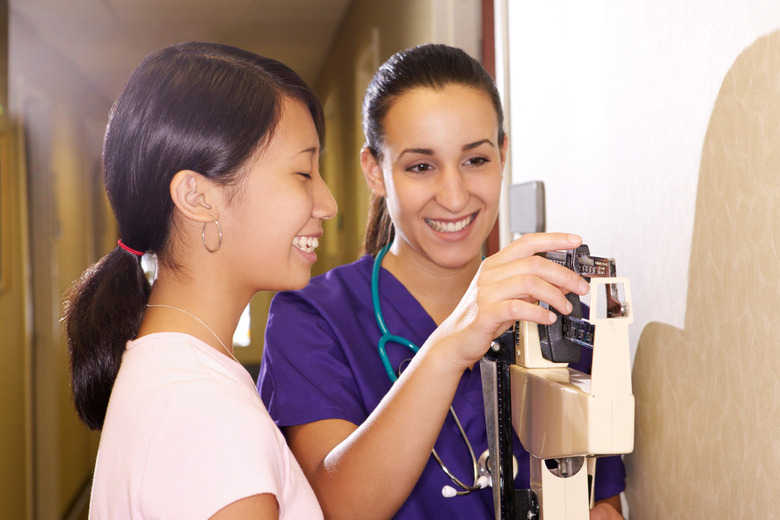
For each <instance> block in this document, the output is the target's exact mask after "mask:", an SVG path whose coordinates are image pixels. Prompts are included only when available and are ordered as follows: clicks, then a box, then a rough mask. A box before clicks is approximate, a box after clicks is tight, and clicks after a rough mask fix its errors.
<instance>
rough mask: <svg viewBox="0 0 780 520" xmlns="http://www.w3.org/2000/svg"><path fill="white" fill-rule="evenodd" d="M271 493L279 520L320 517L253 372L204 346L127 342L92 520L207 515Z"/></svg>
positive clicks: (182, 341)
mask: <svg viewBox="0 0 780 520" xmlns="http://www.w3.org/2000/svg"><path fill="white" fill-rule="evenodd" d="M259 493H271V494H273V495H274V496H275V497H276V500H277V502H278V504H279V518H280V519H304V518H305V519H310V518H313V519H317V518H322V511H321V510H320V507H319V504H318V503H317V499H316V497H315V496H314V492H313V491H312V489H311V487H310V486H309V484H308V482H307V481H306V478H305V476H304V475H303V472H302V471H301V468H300V466H299V465H298V463H297V462H296V460H295V459H294V457H293V455H292V453H291V452H290V450H289V448H288V447H287V444H286V443H285V440H284V437H283V436H282V434H281V432H280V431H279V429H278V428H277V427H276V425H275V424H274V423H273V421H272V420H271V418H270V416H269V415H268V412H267V411H266V409H265V406H264V405H263V403H262V401H261V400H260V397H259V396H258V394H257V390H256V389H255V385H254V383H253V381H252V378H251V376H250V375H249V373H248V372H247V371H246V370H245V369H244V367H242V366H241V365H240V364H238V363H236V362H235V361H234V360H232V359H229V358H227V357H226V356H224V355H222V354H220V353H218V352H217V351H215V350H214V349H212V348H211V347H209V346H208V345H206V344H205V343H203V342H201V341H200V340H198V339H196V338H194V337H192V336H189V335H187V334H181V333H159V334H150V335H148V336H144V337H142V338H140V339H138V340H135V341H131V342H128V344H127V350H126V351H125V354H124V356H123V358H122V365H121V367H120V370H119V375H118V376H117V380H116V383H115V384H114V388H113V390H112V392H111V400H110V402H109V405H108V411H107V414H106V420H105V424H104V426H103V432H102V434H101V437H100V447H99V450H98V459H97V463H96V465H95V476H94V482H93V486H92V500H91V503H90V515H89V516H90V518H95V519H117V518H128V519H140V518H149V519H151V518H155V519H158V518H159V519H164V518H176V519H180V518H187V519H200V518H203V519H205V518H209V517H210V516H212V515H214V514H215V513H216V512H217V511H219V510H220V509H222V508H223V507H225V506H227V505H228V504H231V503H232V502H235V501H236V500H239V499H241V498H245V497H249V496H252V495H256V494H259Z"/></svg>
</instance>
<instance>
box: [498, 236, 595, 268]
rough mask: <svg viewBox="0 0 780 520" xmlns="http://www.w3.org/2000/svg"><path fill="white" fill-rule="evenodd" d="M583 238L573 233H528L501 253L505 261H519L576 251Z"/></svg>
mask: <svg viewBox="0 0 780 520" xmlns="http://www.w3.org/2000/svg"><path fill="white" fill-rule="evenodd" d="M580 245H582V237H580V236H579V235H573V234H571V233H528V234H526V235H523V236H522V237H520V238H518V239H517V240H515V241H513V242H512V243H511V244H509V245H508V246H506V247H505V248H504V249H502V250H501V251H500V253H499V254H500V255H501V256H502V257H504V260H505V261H510V262H511V261H512V260H518V259H521V258H526V257H529V256H532V255H535V254H538V253H546V252H548V251H561V250H566V249H576V248H577V247H579V246H580Z"/></svg>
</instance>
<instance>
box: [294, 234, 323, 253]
mask: <svg viewBox="0 0 780 520" xmlns="http://www.w3.org/2000/svg"><path fill="white" fill-rule="evenodd" d="M292 245H293V247H297V248H298V249H300V250H301V251H303V252H304V253H313V252H314V250H315V249H316V248H317V246H318V245H320V241H319V239H318V238H317V237H295V238H293V241H292Z"/></svg>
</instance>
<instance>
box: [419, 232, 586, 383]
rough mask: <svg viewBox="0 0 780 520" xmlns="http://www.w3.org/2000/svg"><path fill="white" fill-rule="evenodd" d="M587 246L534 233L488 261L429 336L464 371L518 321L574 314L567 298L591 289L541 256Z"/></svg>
mask: <svg viewBox="0 0 780 520" xmlns="http://www.w3.org/2000/svg"><path fill="white" fill-rule="evenodd" d="M580 244H582V239H581V238H580V237H579V236H577V235H571V234H568V233H530V234H527V235H523V236H522V237H521V238H519V239H517V240H515V241H513V242H512V243H511V244H509V245H508V246H506V247H505V248H504V249H502V250H501V251H499V252H498V253H496V254H494V255H492V256H490V257H488V258H486V259H485V260H483V262H482V265H481V266H480V268H479V271H477V274H476V276H475V277H474V279H473V280H472V282H471V285H470V286H469V288H468V290H467V291H466V294H465V295H464V296H463V298H462V299H461V300H460V303H459V304H458V306H457V308H456V309H455V311H453V313H452V314H451V315H450V316H449V317H448V318H447V319H446V320H445V321H444V322H443V323H442V324H441V326H440V327H439V328H438V329H436V331H435V332H434V333H433V334H432V335H431V337H430V338H429V342H430V341H431V339H434V340H435V341H436V342H437V343H439V342H441V343H442V344H443V345H447V346H446V348H447V358H448V359H450V360H451V361H452V362H453V363H455V364H457V366H459V367H460V368H461V369H463V368H465V367H470V366H472V365H473V364H474V363H476V362H477V361H479V360H480V358H482V356H483V355H484V354H485V352H486V351H487V349H488V347H489V346H490V343H491V342H492V341H493V339H495V338H496V337H498V336H500V335H501V334H502V333H503V332H505V331H506V330H507V329H508V328H509V327H511V326H512V324H513V323H514V322H515V321H517V320H525V321H531V322H534V323H540V324H550V323H553V322H554V321H555V314H553V313H552V312H550V311H549V310H547V309H545V308H543V307H541V306H539V305H537V304H538V302H540V301H543V302H545V303H547V304H549V305H550V306H551V307H554V308H555V309H557V310H558V311H559V312H560V313H561V314H569V312H571V304H570V303H569V302H568V300H567V299H566V294H567V293H569V292H573V293H576V294H579V295H583V294H586V293H587V292H588V290H589V285H588V283H587V282H586V281H585V280H584V279H582V278H581V277H580V276H579V275H577V274H576V273H574V272H573V271H571V270H570V269H567V268H565V267H563V266H561V265H558V264H556V263H554V262H552V261H550V260H547V259H546V258H544V257H542V256H539V255H538V253H544V252H547V251H557V250H566V249H574V248H577V247H578V246H579V245H580Z"/></svg>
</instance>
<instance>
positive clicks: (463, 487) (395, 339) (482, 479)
mask: <svg viewBox="0 0 780 520" xmlns="http://www.w3.org/2000/svg"><path fill="white" fill-rule="evenodd" d="M388 249H390V244H388V245H386V246H385V247H383V248H382V249H381V250H380V251H379V254H377V255H376V260H374V268H373V270H372V271H371V301H372V302H373V304H374V316H375V317H376V322H377V325H379V330H380V331H381V332H382V337H381V338H379V344H378V346H377V348H378V350H379V357H380V359H381V360H382V365H383V366H384V368H385V372H387V377H389V378H390V381H391V382H392V383H395V382H396V380H397V379H398V376H397V375H396V373H395V371H394V370H393V367H392V365H391V364H390V359H389V358H388V356H387V350H386V348H385V345H387V343H388V342H392V343H397V344H399V345H402V346H404V347H406V348H408V349H409V350H411V351H412V353H414V354H416V353H417V351H418V350H420V347H418V346H417V345H415V344H414V343H412V342H411V341H409V340H408V339H406V338H402V337H401V336H395V335H393V334H390V332H389V331H388V330H387V325H385V318H384V316H383V315H382V307H381V305H380V303H379V271H380V269H381V267H382V260H383V259H384V257H385V254H387V251H388ZM399 372H400V369H399ZM450 414H452V418H453V419H454V420H455V424H456V425H457V427H458V431H460V436H461V437H462V438H463V442H464V443H465V444H466V448H468V450H469V455H470V456H471V464H472V467H473V470H474V483H473V484H472V485H470V486H469V485H468V484H464V483H463V482H461V481H460V479H458V477H456V476H455V475H453V474H452V472H451V471H450V470H449V468H447V466H445V465H444V463H443V462H442V460H441V458H440V457H439V455H438V454H437V453H436V450H435V449H434V450H433V451H432V452H431V454H432V455H433V458H434V459H435V460H436V462H438V463H439V467H441V469H442V470H443V471H444V473H446V474H447V476H448V477H450V480H452V482H453V483H454V484H455V485H456V486H458V487H459V488H460V490H456V489H455V488H453V487H452V486H444V487H443V488H442V490H441V493H442V495H444V496H445V497H447V498H450V497H454V496H462V495H468V494H469V493H473V492H474V491H477V490H478V489H483V488H486V487H487V486H489V485H490V473H489V471H488V468H487V458H488V451H487V450H485V452H484V453H483V454H482V456H480V458H479V461H477V457H476V456H475V455H474V448H472V446H471V443H470V442H469V439H468V437H467V436H466V432H465V431H464V430H463V426H462V425H461V424H460V420H459V419H458V415H457V414H456V413H455V410H454V409H453V408H452V406H450Z"/></svg>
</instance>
